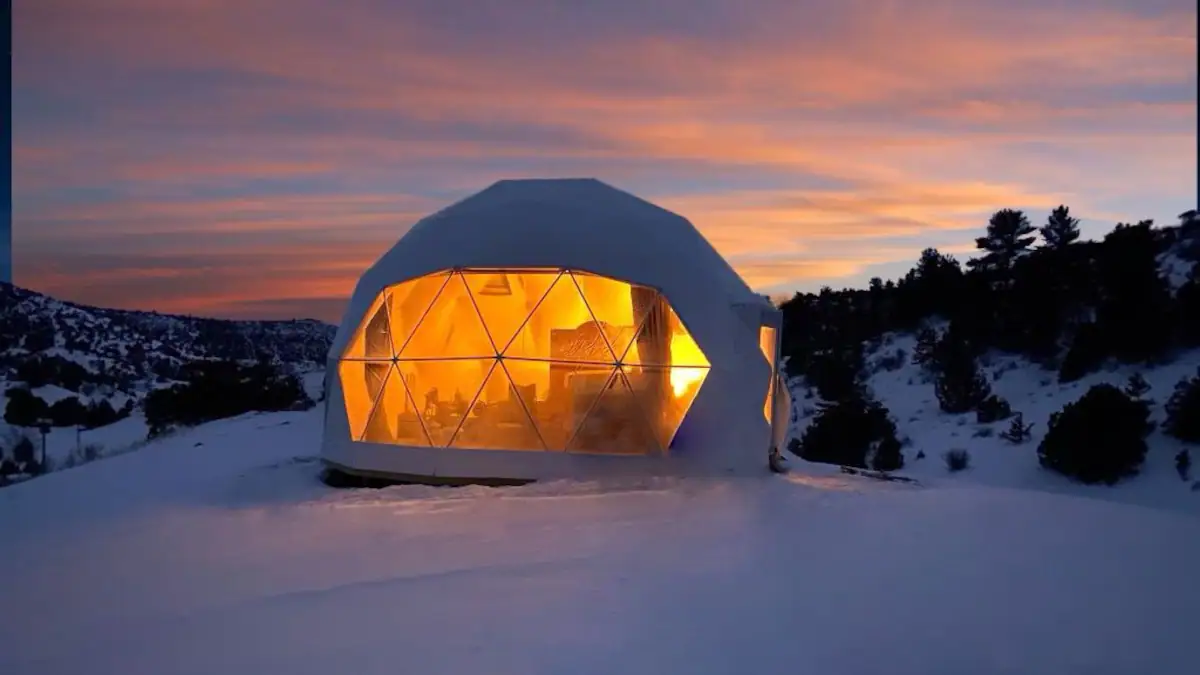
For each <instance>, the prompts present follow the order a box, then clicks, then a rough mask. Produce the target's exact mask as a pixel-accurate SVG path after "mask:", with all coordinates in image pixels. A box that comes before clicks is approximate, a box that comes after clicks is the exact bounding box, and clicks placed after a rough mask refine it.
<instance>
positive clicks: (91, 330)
mask: <svg viewBox="0 0 1200 675" xmlns="http://www.w3.org/2000/svg"><path fill="white" fill-rule="evenodd" d="M335 331H336V329H335V328H334V327H333V326H330V325H328V324H325V323H321V322H318V321H308V320H306V321H226V320H219V319H203V318H195V317H184V316H171V315H166V314H156V313H149V312H134V311H126V310H115V309H101V308H97V307H85V306H82V305H76V304H73V303H68V302H63V301H60V300H56V299H54V298H51V297H49V296H45V295H41V294H39V293H34V292H32V291H27V290H24V289H21V288H17V287H15V286H11V285H9V284H0V379H4V380H7V381H9V382H14V381H26V382H29V381H30V380H35V381H33V382H29V383H30V384H31V386H33V387H35V388H39V387H43V386H46V385H54V386H56V387H58V388H59V389H65V390H67V391H69V392H73V393H78V394H83V395H84V397H86V398H88V399H90V398H91V397H93V396H102V397H106V398H107V397H111V396H113V395H114V394H118V393H119V394H124V395H129V396H139V395H140V394H143V393H145V392H146V391H148V390H149V389H151V388H153V387H154V386H155V385H156V384H161V383H162V382H164V381H167V380H169V379H170V378H171V377H172V375H173V374H174V373H175V372H176V371H177V370H178V368H179V366H180V365H181V364H182V363H184V362H187V361H190V360H196V359H214V358H215V359H254V358H258V357H259V356H267V357H269V358H272V359H276V360H278V361H281V362H283V363H288V364H294V365H296V366H297V367H301V368H306V369H311V368H312V367H319V366H322V365H323V364H324V361H325V356H326V353H327V352H328V349H329V345H330V343H331V342H332V341H333V334H334V332H335ZM116 407H119V405H118V406H116Z"/></svg>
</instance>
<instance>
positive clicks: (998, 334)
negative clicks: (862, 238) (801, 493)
mask: <svg viewBox="0 0 1200 675" xmlns="http://www.w3.org/2000/svg"><path fill="white" fill-rule="evenodd" d="M1181 221H1182V222H1181V224H1180V225H1179V226H1177V227H1168V228H1156V227H1154V224H1153V223H1152V222H1151V221H1141V222H1138V223H1135V224H1127V223H1119V224H1117V225H1116V227H1115V228H1114V229H1113V230H1112V231H1111V232H1109V233H1108V234H1107V235H1106V236H1105V237H1104V238H1103V239H1102V240H1100V241H1081V240H1080V233H1079V221H1078V220H1077V219H1076V218H1074V217H1073V216H1072V215H1071V213H1070V210H1069V209H1068V208H1067V207H1066V206H1059V207H1058V208H1056V209H1054V210H1053V211H1051V213H1050V214H1049V216H1048V217H1047V219H1046V220H1045V222H1044V224H1042V225H1041V226H1040V227H1036V226H1034V225H1033V224H1032V223H1031V222H1030V220H1029V218H1028V217H1027V216H1026V214H1024V213H1022V212H1021V211H1016V210H1012V209H1004V210H1001V211H998V212H996V213H995V214H994V215H993V216H992V218H991V219H990V221H989V223H988V225H987V229H986V232H985V234H984V236H982V237H979V238H977V239H976V240H975V244H976V247H977V249H978V251H979V255H977V256H976V257H974V258H972V259H971V260H968V261H967V263H966V264H965V265H963V264H960V262H959V261H958V260H956V259H955V258H954V257H953V256H949V255H945V254H942V253H940V252H939V251H937V250H936V249H932V248H930V249H926V250H925V251H923V252H922V253H921V256H920V258H919V259H918V261H917V264H916V266H915V267H914V268H913V269H912V270H910V271H909V272H908V273H907V274H906V275H905V276H904V277H903V278H901V279H900V280H898V281H895V282H892V281H888V282H886V283H885V282H883V281H882V280H881V279H878V278H876V279H872V280H871V283H870V285H869V287H868V288H867V289H864V290H858V289H846V290H842V291H834V290H832V289H831V288H828V287H826V288H823V289H821V291H820V292H819V293H815V294H813V293H801V294H797V295H796V296H795V297H793V298H792V299H790V300H789V301H787V302H785V303H783V304H782V305H781V310H782V312H783V316H784V321H783V331H782V337H781V340H782V353H783V354H784V355H785V356H787V357H788V360H787V370H788V374H789V375H791V376H803V377H804V378H805V380H806V381H807V383H808V384H809V386H810V387H812V388H814V389H815V393H816V395H818V396H819V397H820V399H821V401H820V402H819V403H818V405H817V408H818V412H817V415H816V417H815V418H814V419H813V421H812V423H811V424H810V425H809V427H808V428H807V429H806V431H805V433H804V434H803V436H802V437H801V438H800V439H797V440H796V441H795V442H794V443H793V445H792V448H791V449H792V451H793V452H795V453H796V454H799V455H801V456H802V457H805V458H806V459H809V460H812V461H821V462H831V463H840V464H847V465H851V466H860V467H862V466H867V465H868V464H869V463H870V464H872V465H874V468H881V469H888V468H899V467H900V466H902V465H903V463H904V457H903V454H902V453H901V452H900V450H899V448H900V445H901V444H900V443H899V442H898V441H896V428H895V424H894V422H893V421H892V420H891V418H890V416H889V413H888V411H887V409H886V408H885V407H884V406H883V405H882V404H880V403H879V402H878V401H876V400H874V398H873V397H872V395H871V393H870V391H869V389H868V388H867V387H866V386H865V384H864V366H863V345H864V344H869V343H872V342H874V341H876V340H878V339H880V338H881V337H882V336H883V335H884V334H885V333H889V332H915V333H916V334H917V344H916V347H915V349H914V353H913V355H912V359H913V361H914V362H915V363H917V364H919V365H921V366H922V368H923V370H925V372H926V373H927V374H928V376H929V377H930V378H931V380H932V384H933V386H934V389H935V392H936V394H937V398H938V402H939V405H940V407H941V409H942V410H943V411H945V412H947V413H951V414H962V413H971V412H973V413H974V414H975V416H976V421H977V422H979V423H983V424H987V423H991V422H996V421H999V420H1004V419H1009V418H1013V419H1012V420H1011V424H1010V427H1009V429H1008V431H1007V432H1005V433H1004V434H1001V436H1002V437H1003V438H1005V439H1006V440H1008V441H1009V442H1011V443H1014V444H1019V443H1023V442H1025V441H1026V440H1028V438H1029V435H1030V427H1031V426H1032V425H1027V424H1025V423H1024V419H1023V417H1022V416H1021V415H1020V413H1016V414H1015V417H1014V411H1013V410H1012V409H1011V407H1010V406H1009V404H1008V402H1007V401H1004V400H1003V399H1001V398H999V397H998V396H996V395H994V394H993V393H992V392H991V386H990V383H989V381H988V378H987V377H986V376H985V375H984V374H983V373H982V372H981V371H980V368H979V366H978V364H977V362H976V359H977V357H978V356H979V355H981V354H983V353H985V352H987V351H1000V352H1006V353H1010V354H1019V355H1022V356H1025V357H1027V358H1029V359H1030V360H1033V361H1034V362H1036V363H1039V364H1041V365H1042V366H1043V367H1046V368H1049V369H1054V370H1056V371H1057V373H1058V379H1059V380H1060V381H1061V382H1070V381H1074V380H1078V379H1079V378H1081V377H1083V376H1085V375H1087V374H1088V373H1091V372H1095V371H1097V370H1099V369H1100V368H1102V367H1103V366H1104V364H1105V363H1106V362H1117V363H1125V364H1155V363H1161V362H1165V361H1168V360H1170V359H1171V358H1172V357H1173V356H1174V355H1175V353H1176V352H1178V351H1182V350H1185V349H1191V348H1194V347H1198V346H1200V265H1194V266H1193V271H1192V272H1191V275H1190V277H1189V278H1188V279H1186V280H1185V281H1184V282H1183V284H1182V285H1181V286H1180V287H1179V288H1178V289H1172V288H1171V284H1170V283H1169V282H1168V280H1167V279H1166V278H1164V277H1163V276H1162V274H1161V273H1160V263H1159V259H1160V257H1161V256H1162V255H1163V254H1164V253H1167V252H1168V251H1170V252H1172V253H1173V254H1175V255H1178V256H1181V257H1183V258H1185V259H1189V260H1191V261H1192V262H1195V261H1197V260H1200V220H1197V219H1196V214H1195V213H1194V212H1188V213H1185V214H1183V215H1182V216H1181ZM1039 240H1040V241H1039ZM934 319H939V320H942V321H943V322H945V323H946V328H945V329H944V330H943V331H940V332H939V331H936V330H934V329H933V328H931V327H929V325H928V324H929V322H930V321H931V320H934ZM1141 385H1145V382H1144V380H1143V381H1142V382H1141V383H1140V385H1139V384H1138V383H1136V382H1131V386H1130V388H1129V389H1128V390H1126V391H1122V390H1120V389H1116V388H1114V387H1110V386H1108V385H1103V386H1101V387H1093V388H1092V390H1091V391H1089V392H1088V394H1087V395H1085V396H1084V397H1083V398H1082V399H1080V400H1079V401H1076V402H1075V403H1073V404H1070V405H1068V406H1067V407H1066V408H1064V409H1063V410H1062V411H1061V412H1060V413H1058V414H1056V415H1055V416H1054V417H1053V418H1052V420H1051V421H1050V428H1049V429H1048V430H1047V435H1046V437H1045V439H1044V440H1043V442H1042V444H1041V445H1040V446H1039V449H1038V454H1039V458H1040V461H1041V462H1042V464H1043V465H1044V466H1047V467H1048V468H1051V469H1054V470H1056V471H1059V472H1061V473H1065V474H1067V475H1070V476H1072V477H1073V478H1076V479H1078V480H1082V481H1084V482H1104V483H1112V482H1115V481H1117V480H1120V479H1121V478H1123V477H1125V476H1128V475H1131V474H1133V473H1136V472H1137V470H1138V467H1140V465H1141V461H1142V458H1143V457H1144V455H1145V437H1146V435H1147V434H1148V433H1149V431H1150V429H1151V428H1152V427H1151V426H1150V424H1149V422H1147V419H1148V417H1149V409H1150V408H1149V406H1150V402H1149V401H1146V400H1144V399H1143V398H1142V394H1144V393H1145V388H1144V387H1143V386H1141ZM1166 410H1167V413H1168V421H1167V424H1166V429H1165V430H1166V431H1167V432H1168V433H1170V434H1172V435H1175V436H1176V437H1178V438H1180V439H1184V440H1190V442H1200V431H1197V427H1196V423H1195V422H1193V420H1197V419H1200V375H1198V377H1197V378H1194V379H1193V380H1192V381H1188V382H1181V383H1180V385H1179V387H1178V388H1177V391H1176V393H1175V394H1174V396H1172V400H1171V401H1170V402H1168V404H1167V406H1166ZM1088 447H1092V448H1097V449H1096V450H1095V451H1093V452H1090V454H1089V451H1087V450H1081V449H1080V448H1088ZM1184 455H1186V451H1185V452H1184V453H1181V456H1180V457H1179V458H1177V460H1176V461H1177V466H1179V467H1183V466H1185V465H1186V466H1187V467H1190V458H1189V457H1186V456H1184ZM919 456H920V455H919ZM963 466H964V467H965V466H966V464H965V463H964V464H963ZM1179 470H1180V475H1181V476H1182V475H1184V469H1183V468H1180V469H1179Z"/></svg>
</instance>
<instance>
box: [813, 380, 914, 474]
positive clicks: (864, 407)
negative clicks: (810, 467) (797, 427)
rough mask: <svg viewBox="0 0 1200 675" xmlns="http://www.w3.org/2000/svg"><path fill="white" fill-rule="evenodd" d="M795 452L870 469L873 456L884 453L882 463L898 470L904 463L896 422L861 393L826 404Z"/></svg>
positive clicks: (814, 460)
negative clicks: (868, 461)
mask: <svg viewBox="0 0 1200 675" xmlns="http://www.w3.org/2000/svg"><path fill="white" fill-rule="evenodd" d="M793 452H795V453H796V454H797V455H799V456H800V457H802V458H804V459H806V460H808V461H810V462H823V463H827V464H840V465H844V466H853V467H858V468H860V469H865V468H867V460H868V458H869V457H871V458H873V459H874V458H878V457H879V456H880V455H881V454H882V458H879V459H878V460H877V461H879V462H880V464H881V465H884V466H889V467H892V468H894V469H895V468H900V467H901V466H903V464H904V457H903V455H902V454H901V453H900V441H899V439H897V438H896V424H895V422H893V421H892V419H891V417H890V415H889V414H888V410H887V408H885V407H883V405H882V404H880V403H879V402H878V401H875V400H873V399H871V398H870V397H869V396H867V395H865V394H863V393H861V392H860V393H859V394H856V395H854V396H851V397H849V398H846V399H843V400H841V401H837V402H834V403H822V404H821V405H820V409H819V410H818V412H817V415H816V417H815V418H814V419H813V421H812V422H811V423H810V424H809V425H808V427H807V428H806V429H805V430H804V433H803V434H802V435H801V437H800V440H799V443H797V445H796V447H795V449H794V450H793ZM897 456H899V457H898V458H897ZM881 470H885V469H881ZM886 470H891V469H886Z"/></svg>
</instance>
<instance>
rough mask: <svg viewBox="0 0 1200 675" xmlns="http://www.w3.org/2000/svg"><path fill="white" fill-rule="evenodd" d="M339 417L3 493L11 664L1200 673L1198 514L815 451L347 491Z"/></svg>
mask: <svg viewBox="0 0 1200 675" xmlns="http://www.w3.org/2000/svg"><path fill="white" fill-rule="evenodd" d="M1014 403H1017V402H1015V401H1014ZM319 437H320V408H318V409H316V410H311V411H308V412H304V413H283V414H273V415H250V416H246V417H243V418H239V419H235V420H226V421H222V422H217V423H213V424H209V425H205V426H203V427H200V428H197V429H194V430H190V431H186V432H182V433H180V434H177V435H175V436H172V437H170V438H165V439H161V440H159V441H155V442H154V443H151V444H149V445H147V446H146V447H144V448H142V449H141V450H139V451H138V452H133V453H128V454H124V455H120V456H117V457H113V458H111V459H106V460H103V461H99V462H95V463H92V464H89V465H87V466H83V467H78V468H75V469H71V470H68V471H62V472H58V473H54V474H51V475H48V476H45V477H42V478H38V479H36V480H32V481H29V482H26V483H21V484H18V485H14V486H11V487H8V488H5V489H3V490H0V523H3V527H2V528H0V580H3V581H2V582H0V608H2V610H0V673H4V674H5V675H26V674H41V673H75V672H79V673H84V672H86V673H121V674H122V675H135V674H141V673H145V674H154V675H169V674H174V673H181V674H182V673H197V674H200V673H204V674H211V673H221V674H222V675H234V674H237V673H253V674H255V675H257V674H260V673H287V674H288V675H300V674H304V673H313V674H320V675H329V673H341V672H353V673H357V674H360V675H368V674H370V673H389V674H391V673H397V672H414V673H418V672H419V673H426V674H434V673H455V674H459V673H478V672H486V673H521V674H529V673H572V674H586V673H605V674H608V673H618V672H619V673H653V674H654V675H661V674H662V673H688V674H701V673H787V674H794V673H889V674H908V673H914V674H915V673H920V674H922V675H926V674H938V673H945V674H948V675H949V674H954V675H958V674H960V673H973V674H980V673H1022V674H1029V673H1053V674H1054V675H1064V674H1068V673H1089V674H1097V673H1121V674H1126V673H1155V674H1156V675H1173V674H1175V673H1180V674H1183V673H1192V672H1195V664H1196V655H1197V652H1196V648H1195V620H1196V618H1197V617H1198V616H1200V583H1197V580H1196V579H1197V578H1196V570H1198V569H1200V518H1197V517H1195V516H1194V515H1187V514H1181V513H1177V512H1172V511H1169V510H1163V509H1151V508H1145V507H1139V506H1131V505H1127V504H1118V503H1114V502H1111V501H1103V500H1099V499H1080V498H1078V497H1074V496H1068V495H1061V494H1052V493H1048V492H1038V491H1019V490H1012V489H1007V488H997V487H988V486H980V485H975V484H971V483H969V482H967V481H959V482H956V483H952V482H947V481H933V485H932V486H931V485H921V486H909V485H901V484H889V483H880V482H877V481H871V480H868V479H856V478H851V477H842V476H839V475H837V474H835V473H833V472H832V471H830V470H829V469H827V468H819V467H811V466H804V463H803V462H799V461H794V465H795V466H796V467H797V470H798V473H795V474H793V475H790V476H786V477H779V476H772V475H764V476H762V477H761V478H747V479H738V480H725V481H644V482H641V483H624V484H608V485H600V484H590V483H550V484H543V485H532V486H527V487H523V488H506V489H488V488H464V489H436V488H421V487H397V488H389V489H386V490H380V491H372V490H356V491H335V490H331V489H329V488H326V487H324V486H322V485H321V484H320V483H319V482H318V481H317V479H316V468H317V465H316V462H315V461H314V457H313V455H314V454H315V452H316V447H317V443H318V440H319ZM975 440H976V439H964V442H966V443H974V442H975ZM1017 451H1019V452H1024V453H1028V452H1032V450H1031V449H1027V448H1022V449H1019V450H1017ZM931 460H932V458H931ZM983 466H986V465H985V464H981V468H982V467H983ZM1119 489H1120V488H1118V490H1119ZM1109 494H1111V493H1109Z"/></svg>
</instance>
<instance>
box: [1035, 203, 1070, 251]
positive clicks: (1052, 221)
mask: <svg viewBox="0 0 1200 675" xmlns="http://www.w3.org/2000/svg"><path fill="white" fill-rule="evenodd" d="M1038 232H1039V233H1040V234H1041V235H1042V239H1043V240H1044V241H1045V242H1046V244H1045V248H1048V249H1050V250H1052V251H1061V250H1063V249H1065V248H1066V247H1067V246H1070V245H1071V244H1072V243H1074V241H1075V240H1076V239H1078V238H1079V219H1078V218H1072V217H1071V212H1070V209H1068V208H1067V207H1066V206H1059V207H1058V208H1056V209H1054V210H1053V211H1051V212H1050V218H1049V219H1047V221H1046V224H1045V225H1043V226H1042V227H1041V228H1040V229H1039V230H1038Z"/></svg>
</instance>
